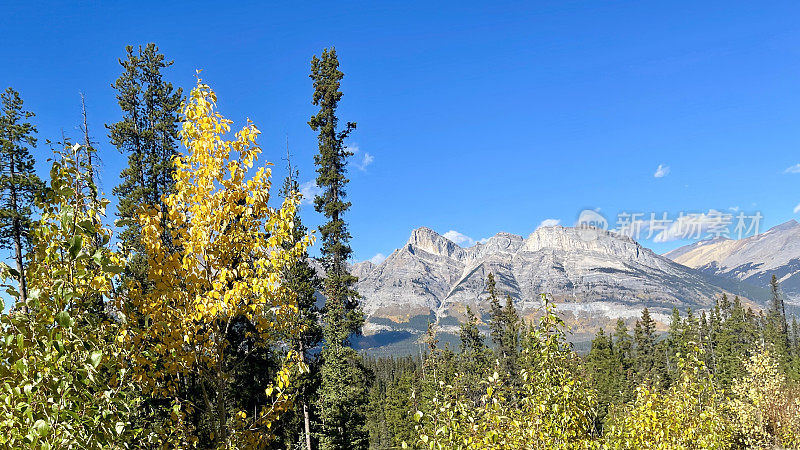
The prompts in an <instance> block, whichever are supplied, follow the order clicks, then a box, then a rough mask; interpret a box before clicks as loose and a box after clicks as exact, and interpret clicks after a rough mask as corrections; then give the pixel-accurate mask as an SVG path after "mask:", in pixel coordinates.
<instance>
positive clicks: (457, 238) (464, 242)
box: [442, 230, 475, 247]
mask: <svg viewBox="0 0 800 450" xmlns="http://www.w3.org/2000/svg"><path fill="white" fill-rule="evenodd" d="M442 236H444V237H446V238H447V239H449V240H451V241H453V242H455V243H456V244H458V245H460V246H462V247H472V246H473V245H475V239H472V238H471V237H469V236H467V235H466V234H464V233H460V232H458V231H456V230H450V231H448V232H447V233H445V234H443V235H442Z"/></svg>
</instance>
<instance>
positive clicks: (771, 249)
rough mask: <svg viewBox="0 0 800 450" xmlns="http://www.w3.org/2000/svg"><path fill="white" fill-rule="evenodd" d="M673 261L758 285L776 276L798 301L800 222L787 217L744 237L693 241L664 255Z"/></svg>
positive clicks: (799, 283) (789, 296)
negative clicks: (780, 222)
mask: <svg viewBox="0 0 800 450" xmlns="http://www.w3.org/2000/svg"><path fill="white" fill-rule="evenodd" d="M664 256H666V257H667V258H670V259H672V260H673V261H675V262H678V263H680V264H683V265H685V266H689V267H692V268H695V269H698V270H700V271H702V272H706V273H710V274H713V275H717V276H723V277H728V278H731V279H735V280H739V281H743V282H746V283H749V284H752V285H754V286H757V287H764V286H766V285H768V284H769V281H770V279H771V278H772V275H773V274H775V276H777V277H778V281H780V283H781V287H782V288H783V291H784V292H785V293H786V294H787V296H788V300H789V301H791V302H792V303H795V304H800V224H798V223H797V222H796V221H795V220H790V221H788V222H786V223H783V224H781V225H778V226H775V227H773V228H771V229H769V230H768V231H767V232H765V233H761V234H759V235H756V236H751V237H748V238H744V239H738V240H734V239H725V238H718V239H714V240H706V241H700V242H696V243H694V244H691V245H687V246H684V247H680V248H678V249H675V250H673V251H671V252H669V253H666V254H664Z"/></svg>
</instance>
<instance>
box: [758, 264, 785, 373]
mask: <svg viewBox="0 0 800 450" xmlns="http://www.w3.org/2000/svg"><path fill="white" fill-rule="evenodd" d="M769 285H770V296H771V299H770V304H769V309H767V314H766V317H764V340H765V341H766V342H767V343H768V344H770V345H771V347H772V351H773V352H774V354H775V358H776V359H777V360H778V363H779V364H780V365H781V368H782V369H783V370H786V369H787V368H788V367H789V363H790V361H789V359H790V358H791V355H790V345H789V325H788V323H787V321H786V306H785V305H784V301H783V295H781V288H780V285H779V284H778V278H777V277H776V276H775V275H772V279H771V280H770V284H769Z"/></svg>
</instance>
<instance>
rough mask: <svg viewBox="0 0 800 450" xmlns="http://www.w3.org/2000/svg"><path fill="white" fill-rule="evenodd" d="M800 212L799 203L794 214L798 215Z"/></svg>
mask: <svg viewBox="0 0 800 450" xmlns="http://www.w3.org/2000/svg"><path fill="white" fill-rule="evenodd" d="M799 212H800V203H798V204H797V206H795V207H794V213H795V214H797V213H799Z"/></svg>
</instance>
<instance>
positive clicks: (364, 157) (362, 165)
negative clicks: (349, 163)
mask: <svg viewBox="0 0 800 450" xmlns="http://www.w3.org/2000/svg"><path fill="white" fill-rule="evenodd" d="M347 150H349V151H351V152H353V156H354V157H355V162H354V163H353V165H355V166H356V168H358V170H360V171H362V172H365V171H366V170H367V166H369V165H370V164H372V163H373V162H374V161H375V157H374V156H373V155H372V154H370V153H369V152H364V153H361V149H360V148H359V147H358V144H350V145H348V146H347Z"/></svg>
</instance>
